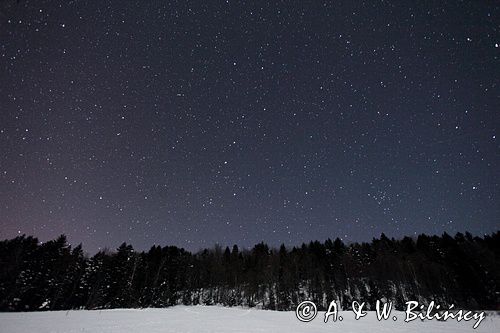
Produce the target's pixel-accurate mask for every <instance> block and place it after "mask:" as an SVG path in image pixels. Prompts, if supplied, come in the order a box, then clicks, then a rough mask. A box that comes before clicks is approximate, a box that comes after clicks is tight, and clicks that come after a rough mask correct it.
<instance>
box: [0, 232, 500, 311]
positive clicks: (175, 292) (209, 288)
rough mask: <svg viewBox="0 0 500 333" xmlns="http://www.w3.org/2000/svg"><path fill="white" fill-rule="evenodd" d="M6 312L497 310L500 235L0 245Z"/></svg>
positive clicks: (28, 240) (0, 303) (20, 240)
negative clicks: (385, 305)
mask: <svg viewBox="0 0 500 333" xmlns="http://www.w3.org/2000/svg"><path fill="white" fill-rule="evenodd" d="M0 267H1V270H0V310H1V311H33V310H65V309H108V308H130V307H132V308H140V307H168V306H173V305H177V304H185V305H196V304H205V305H214V304H221V305H225V306H248V307H261V308H264V309H273V310H293V309H294V308H295V306H297V304H299V303H300V302H301V301H303V300H306V299H308V300H312V301H314V302H315V303H316V304H317V305H318V307H319V308H320V309H325V308H326V307H327V306H328V304H329V302H330V301H332V300H337V301H338V303H339V304H340V306H341V307H342V308H344V309H347V308H349V307H350V304H351V302H352V301H353V300H361V301H364V302H366V303H367V306H368V309H370V308H371V309H373V308H374V304H375V301H376V300H377V299H382V300H384V299H385V300H387V301H392V302H393V304H394V305H395V306H396V308H399V309H402V308H403V306H404V302H406V301H408V300H417V301H420V302H423V303H426V302H427V303H428V302H430V301H431V300H434V301H436V302H438V303H439V304H443V305H448V306H449V305H450V304H455V308H466V309H471V310H473V309H475V310H477V309H498V308H499V295H500V287H499V285H500V232H496V233H493V234H492V235H486V236H484V237H473V236H472V235H471V234H469V233H466V234H465V235H464V234H461V233H457V234H456V235H455V236H453V237H452V236H450V235H448V234H446V233H445V234H443V235H442V236H426V235H420V236H418V237H417V238H409V237H405V238H403V239H401V240H395V239H389V238H387V237H386V236H385V235H384V234H382V235H381V237H380V238H379V239H373V240H372V242H370V243H353V244H349V245H346V244H344V243H343V242H342V241H341V240H340V239H338V238H337V239H335V240H333V241H332V240H330V239H328V240H327V241H325V242H319V241H315V242H310V243H308V244H302V246H298V247H293V248H287V247H285V246H284V245H282V246H281V247H279V248H278V249H276V248H271V247H269V246H268V245H266V244H264V243H260V244H257V245H255V246H254V247H253V248H252V249H240V248H238V247H237V246H236V245H234V246H233V247H232V248H230V247H226V248H223V247H221V246H218V245H216V246H214V247H213V248H211V249H205V250H203V251H199V252H197V253H190V252H188V251H185V250H184V249H181V248H178V247H175V246H165V247H160V246H153V247H152V248H151V249H150V250H149V251H147V252H136V251H134V249H133V248H132V246H131V245H128V244H126V243H123V244H122V245H121V246H120V247H119V248H118V249H117V250H116V251H101V252H99V253H97V254H95V255H93V256H88V255H86V254H85V253H84V251H83V249H82V246H76V247H71V246H70V245H68V243H67V240H66V237H65V236H64V235H63V236H60V237H58V238H57V239H55V240H52V241H49V242H45V243H39V241H38V240H37V239H36V238H34V237H27V236H24V235H23V236H20V237H16V238H14V239H11V240H4V241H1V242H0Z"/></svg>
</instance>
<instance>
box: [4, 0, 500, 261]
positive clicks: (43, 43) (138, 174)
mask: <svg viewBox="0 0 500 333" xmlns="http://www.w3.org/2000/svg"><path fill="white" fill-rule="evenodd" d="M499 14H500V8H499V5H498V3H497V2H494V1H491V2H490V1H418V2H415V1H375V0H374V1H352V0H348V1H331V2H330V1H328V2H321V1H245V2H243V1H232V0H231V1H118V0H116V1H115V0H113V1H110V0H108V1H91V0H87V1H85V0H82V1H55V0H51V1H48V0H47V1H41V0H37V1H34V0H29V1H28V0H20V1H17V0H3V1H1V2H0V238H2V239H4V238H12V237H15V236H17V235H18V234H27V235H35V236H37V237H39V239H40V240H42V241H45V240H48V239H52V238H54V237H56V236H58V235H59V234H61V233H64V234H66V235H67V236H68V240H69V241H70V243H72V244H77V243H80V242H81V243H83V246H84V248H85V250H87V251H89V252H95V251H97V250H98V249H100V248H104V247H108V248H116V247H117V246H118V245H119V244H120V243H122V242H123V241H126V242H128V243H131V244H132V245H133V246H134V247H135V248H136V249H141V250H142V249H148V248H149V247H150V246H151V245H153V244H161V245H167V244H168V245H177V246H181V247H184V248H186V249H188V250H198V249H200V248H204V247H211V246H213V244H215V243H220V244H221V245H224V246H225V245H232V244H238V245H239V246H243V247H249V246H252V245H253V244H255V243H257V242H260V241H265V242H268V243H269V244H270V245H273V246H278V245H279V244H281V243H284V244H286V245H289V246H292V245H300V244H301V243H302V242H307V241H310V240H316V239H317V240H321V241H323V240H325V239H327V238H334V237H339V238H341V239H343V240H344V241H345V242H352V241H366V240H371V239H372V238H373V237H378V236H379V235H380V234H381V233H382V232H383V233H385V234H386V235H388V236H389V237H396V238H398V237H399V238H400V237H402V236H405V235H409V236H414V235H418V234H420V233H427V234H441V233H443V232H445V231H446V232H448V233H455V232H457V231H460V232H464V231H469V232H471V233H473V234H484V233H490V232H492V231H495V230H498V229H499V227H500V204H499V202H500V200H499V199H500V185H499V171H498V170H500V165H499V164H500V154H499V152H500V142H499V139H498V131H499V125H500V112H499V111H500V110H499V107H500V103H499V99H500V97H499V95H500V94H499V86H498V83H499V77H500V66H499V55H500V47H499V44H500V34H499V22H500V18H499Z"/></svg>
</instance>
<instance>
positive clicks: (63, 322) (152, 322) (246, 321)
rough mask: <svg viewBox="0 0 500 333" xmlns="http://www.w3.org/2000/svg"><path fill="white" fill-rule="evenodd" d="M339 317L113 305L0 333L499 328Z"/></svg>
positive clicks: (35, 315) (4, 320)
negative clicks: (310, 318) (302, 317)
mask: <svg viewBox="0 0 500 333" xmlns="http://www.w3.org/2000/svg"><path fill="white" fill-rule="evenodd" d="M340 314H341V315H342V316H343V318H344V320H343V321H342V322H340V321H337V322H335V323H333V322H331V320H330V321H329V322H328V323H326V324H325V323H324V322H323V318H324V317H323V316H324V313H323V312H319V313H318V315H317V317H316V318H315V319H314V320H313V321H311V322H308V323H303V322H300V321H299V320H297V318H296V317H295V312H278V311H265V310H257V309H242V308H224V307H218V306H175V307H170V308H165V309H144V310H140V309H117V310H102V311H99V310H94V311H86V310H81V311H48V312H16V313H0V332H1V333H17V332H23V333H31V332H36V333H49V332H50V333H56V332H57V333H58V332H61V333H62V332H64V333H72V332H86V333H98V332H99V333H122V332H129V333H160V332H161V333H170V332H172V333H174V332H175V333H185V332H217V333H227V332H248V333H251V332H287V333H295V332H315V333H321V332H329V333H331V332H335V331H341V332H342V333H349V332H406V333H413V332H426V333H431V332H449V333H455V332H458V333H459V332H500V330H499V329H500V317H499V316H497V315H491V316H488V317H486V319H484V320H483V321H482V322H481V325H480V326H479V327H478V328H477V329H475V330H474V329H472V326H473V325H474V321H469V322H465V321H462V322H460V323H459V322H457V321H453V320H451V319H450V320H449V321H447V322H440V321H435V320H432V321H421V320H419V319H418V320H415V321H412V322H409V323H405V322H404V321H403V320H404V313H403V312H393V313H392V315H394V314H395V315H396V316H397V318H398V320H397V321H393V320H392V319H390V320H387V321H384V320H382V321H380V322H379V321H377V319H376V316H375V313H374V312H369V313H368V315H367V316H366V317H364V318H361V319H359V320H357V321H356V320H354V314H353V313H352V312H341V313H340Z"/></svg>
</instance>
